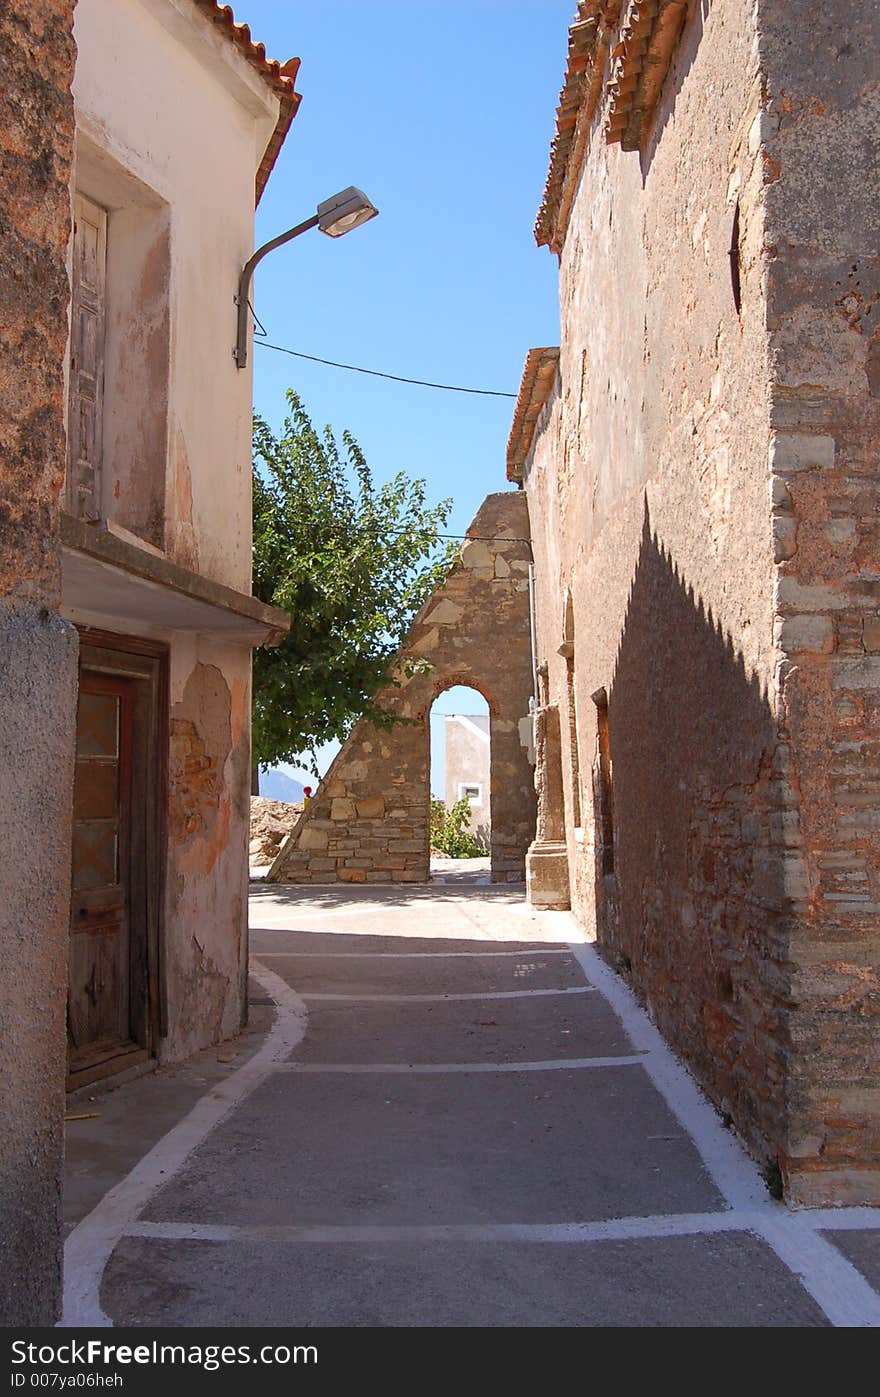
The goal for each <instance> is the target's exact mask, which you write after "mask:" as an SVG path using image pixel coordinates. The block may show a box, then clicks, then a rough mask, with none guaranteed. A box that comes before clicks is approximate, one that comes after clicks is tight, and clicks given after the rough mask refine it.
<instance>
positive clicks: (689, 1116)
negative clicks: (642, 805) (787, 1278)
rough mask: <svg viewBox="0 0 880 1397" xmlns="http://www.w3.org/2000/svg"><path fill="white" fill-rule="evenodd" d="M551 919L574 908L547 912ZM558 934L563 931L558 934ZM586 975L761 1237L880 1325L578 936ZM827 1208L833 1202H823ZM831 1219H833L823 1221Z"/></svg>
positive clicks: (844, 1315)
mask: <svg viewBox="0 0 880 1397" xmlns="http://www.w3.org/2000/svg"><path fill="white" fill-rule="evenodd" d="M541 915H542V917H543V918H544V919H545V925H546V924H547V922H548V921H550V920H551V919H557V920H556V921H555V925H557V926H558V925H559V924H560V923H559V921H558V919H559V918H563V917H564V918H566V920H567V921H571V922H572V925H574V921H573V918H571V914H570V913H565V912H556V913H553V912H551V913H546V912H545V913H542V914H541ZM558 939H560V938H558V937H557V940H558ZM572 954H573V955H574V957H575V959H576V960H577V961H578V963H579V965H580V967H581V969H582V970H583V972H584V976H585V977H586V978H587V979H588V980H590V981H591V982H592V983H593V984H595V986H596V988H597V989H598V990H599V991H600V993H601V994H602V995H603V996H604V997H605V999H606V1000H607V1002H608V1003H609V1004H610V1005H611V1008H612V1009H613V1010H614V1012H615V1013H616V1014H617V1016H618V1018H619V1019H620V1022H621V1024H622V1026H623V1028H624V1031H625V1032H626V1034H627V1036H628V1037H629V1039H630V1041H631V1042H632V1043H633V1045H634V1046H635V1047H636V1048H640V1049H641V1050H642V1051H643V1052H644V1054H645V1056H644V1058H643V1059H642V1064H643V1066H644V1069H645V1071H646V1072H647V1073H648V1076H649V1077H650V1078H651V1080H652V1082H653V1083H654V1086H655V1087H656V1088H657V1090H658V1092H659V1093H660V1095H661V1096H662V1097H663V1099H664V1101H665V1102H666V1104H667V1106H668V1107H669V1109H670V1110H671V1111H672V1113H673V1115H675V1116H676V1118H677V1119H678V1121H679V1122H680V1124H681V1125H682V1126H683V1127H684V1129H685V1131H686V1132H687V1134H688V1135H689V1136H690V1138H691V1140H692V1141H693V1142H694V1145H695V1146H696V1148H697V1151H698V1153H699V1155H700V1158H701V1159H702V1161H703V1164H704V1166H705V1168H706V1172H707V1173H708V1174H709V1175H710V1177H711V1178H712V1180H713V1181H714V1183H715V1184H716V1186H717V1188H718V1189H719V1191H720V1192H721V1194H722V1196H723V1198H724V1199H725V1201H726V1202H727V1204H728V1206H729V1207H730V1208H731V1209H732V1210H733V1211H734V1212H735V1213H738V1214H739V1215H741V1216H743V1217H748V1218H749V1219H750V1221H749V1224H748V1225H749V1230H750V1231H753V1232H754V1233H755V1235H756V1236H759V1237H761V1238H762V1239H763V1240H764V1241H765V1242H766V1243H767V1245H768V1246H769V1247H771V1248H772V1250H773V1251H774V1252H775V1253H776V1255H777V1256H778V1257H779V1259H780V1261H781V1262H782V1263H783V1265H784V1266H785V1267H786V1268H787V1269H788V1270H789V1271H791V1272H793V1274H794V1275H796V1276H797V1277H798V1279H799V1280H800V1282H801V1284H802V1285H803V1286H804V1288H805V1289H806V1290H807V1291H808V1293H809V1294H810V1295H811V1296H812V1297H813V1299H814V1300H815V1301H816V1304H817V1305H818V1306H819V1307H820V1309H822V1310H823V1311H824V1313H825V1314H826V1316H827V1317H828V1319H829V1320H830V1321H831V1323H832V1324H833V1325H835V1326H842V1327H855V1328H866V1327H867V1328H875V1327H880V1295H878V1294H877V1292H876V1291H875V1290H874V1289H873V1287H872V1286H870V1285H869V1284H868V1282H867V1281H866V1279H865V1277H864V1276H863V1275H862V1274H861V1272H860V1271H858V1270H857V1269H856V1267H855V1266H853V1265H852V1263H851V1262H849V1261H847V1259H846V1257H844V1256H843V1255H842V1253H841V1252H839V1251H838V1250H837V1248H836V1247H835V1246H833V1245H832V1243H831V1242H829V1241H827V1240H826V1239H825V1238H824V1237H821V1236H819V1235H818V1233H817V1231H816V1230H815V1229H814V1228H813V1227H812V1226H811V1225H810V1223H809V1222H808V1221H806V1215H805V1214H804V1213H802V1212H801V1213H799V1212H790V1211H788V1210H787V1209H786V1208H784V1207H783V1206H782V1205H780V1204H778V1203H774V1202H773V1201H772V1199H770V1198H769V1197H768V1195H767V1192H766V1189H765V1187H764V1184H763V1182H762V1180H761V1178H760V1175H759V1174H758V1170H757V1168H756V1167H755V1165H754V1163H753V1162H752V1160H750V1159H749V1158H748V1156H747V1155H746V1153H745V1151H744V1150H743V1149H742V1147H741V1146H740V1144H739V1142H738V1141H737V1139H736V1137H735V1136H734V1135H733V1134H732V1133H731V1132H730V1131H728V1130H725V1129H724V1127H723V1125H722V1124H721V1120H720V1117H719V1116H718V1115H717V1113H716V1111H715V1109H714V1107H712V1106H711V1105H710V1104H709V1102H708V1100H707V1099H706V1097H705V1096H704V1095H703V1093H702V1092H701V1091H700V1089H699V1087H698V1086H697V1084H696V1082H695V1081H694V1079H693V1078H692V1077H691V1076H690V1074H689V1073H688V1072H687V1071H686V1070H685V1068H684V1067H683V1066H682V1064H681V1063H680V1062H679V1061H678V1059H677V1058H676V1057H675V1055H674V1054H673V1052H672V1051H671V1049H670V1048H669V1047H668V1046H667V1044H666V1043H665V1041H664V1040H663V1038H662V1037H661V1036H660V1033H659V1030H658V1029H656V1028H655V1027H654V1025H653V1024H652V1023H651V1021H650V1019H649V1018H648V1016H647V1015H646V1014H645V1013H644V1012H643V1010H642V1009H641V1008H640V1007H639V1005H638V1004H637V1002H636V999H635V996H634V995H633V994H632V992H631V991H630V989H629V988H628V986H627V985H625V984H624V982H623V980H621V979H620V978H619V977H618V976H617V975H615V974H614V972H613V971H612V970H610V969H609V967H608V966H607V965H606V964H605V962H604V961H603V960H602V959H601V957H600V956H599V954H598V952H597V951H596V949H595V948H594V947H593V946H585V945H582V944H579V943H578V944H574V943H572ZM822 1212H823V1214H827V1210H825V1209H823V1210H822ZM825 1225H826V1226H827V1223H826V1224H825Z"/></svg>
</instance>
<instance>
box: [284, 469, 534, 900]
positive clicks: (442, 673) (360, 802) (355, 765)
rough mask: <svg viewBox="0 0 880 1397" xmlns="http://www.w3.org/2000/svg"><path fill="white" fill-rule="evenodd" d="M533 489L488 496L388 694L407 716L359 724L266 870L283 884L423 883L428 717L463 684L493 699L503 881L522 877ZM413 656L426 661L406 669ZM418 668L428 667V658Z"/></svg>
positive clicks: (528, 817)
mask: <svg viewBox="0 0 880 1397" xmlns="http://www.w3.org/2000/svg"><path fill="white" fill-rule="evenodd" d="M529 556H530V553H529V543H528V515H527V511H526V501H525V496H524V495H522V494H521V493H505V494H497V495H489V496H488V498H487V499H486V500H485V501H484V503H483V504H482V506H481V507H480V509H479V511H478V512H477V515H476V517H475V519H474V521H473V523H472V524H471V526H470V528H469V529H468V531H467V538H466V540H465V542H464V544H463V546H462V550H461V557H460V560H459V561H458V562H457V563H456V565H455V566H454V567H453V569H452V572H451V573H450V575H449V576H448V578H447V579H446V581H445V583H444V584H443V585H442V587H440V588H439V589H438V591H437V592H435V594H434V595H433V596H432V597H431V599H430V601H428V602H427V603H426V604H425V606H424V607H423V608H422V610H421V612H420V614H419V615H418V617H417V618H416V620H415V622H414V623H413V627H412V630H411V631H410V634H409V636H408V638H407V641H406V643H405V644H404V646H403V647H402V649H401V651H400V653H399V655H398V656H397V659H396V661H395V663H394V665H393V667H392V670H391V673H392V674H393V675H394V676H395V681H396V682H395V683H393V684H390V685H389V686H388V687H387V689H386V690H385V691H384V692H383V693H382V695H381V696H380V702H381V703H382V704H383V706H385V707H386V708H387V709H388V710H389V711H390V712H393V713H394V714H395V715H396V716H397V717H399V718H401V719H403V720H405V721H403V722H398V723H396V724H395V725H394V727H393V728H391V730H390V731H381V730H379V729H377V728H376V727H374V726H373V725H372V724H371V723H369V722H367V721H365V720H362V721H361V722H359V723H358V724H357V725H356V727H355V728H354V730H353V731H352V733H351V735H350V737H349V739H348V741H347V742H346V743H345V745H344V747H343V748H342V750H341V752H340V753H339V755H338V756H337V758H336V760H335V761H334V762H333V765H332V766H331V767H330V770H329V771H328V772H327V775H326V776H325V778H324V780H323V781H322V782H321V785H320V786H319V788H318V790H317V792H316V794H315V796H314V798H313V799H312V800H311V801H310V803H309V804H308V805H307V806H306V808H305V810H304V812H303V814H302V816H301V817H300V819H299V821H298V822H297V824H296V825H295V826H294V828H293V830H292V831H291V834H290V837H289V839H288V840H287V842H286V843H285V844H284V846H283V847H282V849H281V851H280V853H279V855H278V858H277V859H276V860H275V863H274V864H273V865H272V868H271V869H270V870H269V874H268V877H269V879H270V881H273V882H284V883H336V882H341V883H424V882H427V881H428V877H429V863H430V856H429V760H430V751H429V731H428V716H429V713H430V709H431V705H432V703H433V702H434V700H435V698H436V697H437V696H438V694H440V693H442V692H443V690H444V689H448V688H450V687H451V686H452V685H454V684H465V685H469V686H470V687H471V688H474V689H477V690H478V691H479V692H480V693H481V694H482V695H483V697H484V698H485V699H486V701H487V703H488V705H489V714H490V740H491V782H490V785H491V820H492V834H491V857H492V879H493V881H494V882H500V883H503V882H509V881H519V880H521V879H522V878H523V877H524V866H525V853H526V849H527V847H528V845H529V843H530V841H531V839H532V837H533V834H534V828H535V793H534V785H533V773H532V768H531V766H530V764H529V761H528V755H527V749H526V748H524V747H523V745H522V742H521V734H520V721H521V719H522V718H523V717H524V715H526V714H527V712H528V701H529V696H530V694H531V692H532V674H531V650H530V639H529V582H528V571H529ZM407 661H422V662H426V664H425V666H424V669H423V672H418V671H417V672H416V673H415V674H413V675H412V677H407V674H406V672H405V671H406V666H407ZM420 668H421V666H420Z"/></svg>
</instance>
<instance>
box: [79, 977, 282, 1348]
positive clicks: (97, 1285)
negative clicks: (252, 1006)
mask: <svg viewBox="0 0 880 1397" xmlns="http://www.w3.org/2000/svg"><path fill="white" fill-rule="evenodd" d="M251 974H252V975H253V976H254V979H256V980H258V981H259V983H260V984H261V985H262V987H263V989H264V990H265V991H266V993H267V994H270V995H271V996H272V998H273V999H274V1000H275V1003H276V1004H277V1006H278V1007H277V1012H276V1015H275V1022H274V1023H273V1025H272V1027H271V1029H270V1030H269V1033H268V1034H267V1036H266V1040H265V1042H264V1043H263V1044H262V1046H261V1047H260V1048H258V1049H257V1051H256V1052H255V1053H254V1055H253V1057H251V1058H249V1059H248V1061H247V1062H246V1063H244V1064H243V1065H242V1066H241V1067H240V1068H239V1069H238V1071H237V1072H233V1073H232V1075H231V1076H229V1077H227V1078H226V1079H225V1080H224V1081H222V1082H218V1083H217V1085H216V1086H215V1087H213V1088H212V1089H211V1090H210V1091H209V1092H207V1093H206V1094H205V1095H204V1096H203V1097H201V1098H200V1099H199V1100H198V1101H197V1102H196V1104H195V1106H193V1108H192V1110H191V1111H190V1112H189V1113H188V1114H187V1115H185V1116H184V1117H183V1119H182V1120H180V1121H178V1123H177V1125H175V1126H173V1127H172V1129H171V1130H169V1131H168V1133H167V1134H166V1135H163V1136H162V1138H161V1140H159V1141H158V1142H157V1143H156V1144H155V1145H154V1146H153V1148H152V1149H151V1150H150V1151H149V1153H148V1154H145V1155H144V1157H143V1159H142V1160H140V1162H139V1163H138V1164H136V1165H135V1167H134V1169H132V1170H131V1172H130V1173H128V1174H126V1176H125V1178H124V1179H121V1180H120V1181H119V1183H118V1184H116V1186H115V1187H114V1188H111V1189H110V1191H109V1193H105V1195H104V1197H103V1198H102V1199H101V1201H100V1203H98V1204H97V1206H96V1207H94V1208H93V1209H92V1211H91V1212H90V1213H89V1214H87V1216H86V1217H84V1218H83V1219H82V1221H81V1222H80V1223H79V1224H78V1226H76V1227H75V1228H74V1229H73V1231H72V1232H71V1234H70V1236H69V1237H68V1239H67V1242H66V1243H65V1246H64V1317H63V1319H62V1320H61V1326H62V1327H63V1328H68V1327H71V1326H73V1327H83V1328H96V1327H103V1328H106V1327H108V1326H110V1325H111V1324H112V1321H111V1320H110V1319H108V1317H107V1315H105V1313H104V1311H103V1310H102V1309H101V1301H100V1290H101V1278H102V1276H103V1274H104V1268H105V1267H106V1265H107V1262H108V1261H109V1260H110V1257H111V1255H112V1253H113V1250H114V1248H115V1247H116V1245H117V1243H118V1242H119V1240H120V1238H122V1237H123V1236H125V1234H126V1232H127V1229H128V1228H129V1227H130V1226H131V1224H132V1223H133V1222H134V1220H135V1219H136V1218H137V1216H138V1214H139V1213H141V1212H142V1211H143V1209H144V1208H145V1207H146V1205H147V1203H148V1202H149V1200H150V1198H152V1196H153V1194H154V1193H155V1192H156V1191H157V1190H158V1189H160V1188H161V1187H162V1186H163V1184H166V1183H168V1181H169V1179H170V1178H171V1177H172V1176H173V1175H174V1174H176V1173H177V1171H178V1170H179V1169H180V1168H181V1167H182V1166H183V1165H184V1164H185V1163H186V1161H187V1159H188V1158H189V1156H190V1155H191V1154H192V1152H193V1150H195V1149H197V1148H198V1146H199V1145H200V1144H201V1143H202V1141H203V1140H204V1139H205V1138H206V1136H207V1135H209V1134H210V1132H211V1131H212V1130H213V1129H214V1127H215V1126H217V1125H219V1124H220V1122H221V1121H222V1120H223V1119H224V1118H225V1117H226V1116H228V1115H229V1113H230V1111H232V1110H233V1109H234V1108H235V1107H236V1106H238V1105H240V1103H241V1102H242V1101H243V1100H244V1099H245V1097H247V1096H250V1094H251V1092H252V1091H254V1089H255V1088H256V1087H258V1086H260V1085H261V1083H262V1082H264V1081H265V1080H266V1078H267V1077H268V1076H269V1074H270V1072H272V1070H273V1068H274V1067H275V1066H276V1065H277V1064H278V1062H279V1061H280V1060H282V1059H283V1058H286V1057H287V1056H288V1055H289V1054H290V1053H292V1052H293V1050H294V1048H296V1047H297V1045H298V1044H299V1043H300V1041H301V1040H302V1038H303V1036H304V1035H305V1031H306V1022H307V1013H306V1008H305V1005H304V1004H303V1002H302V1000H301V999H300V997H299V995H297V994H295V993H294V991H293V990H292V989H291V988H290V986H289V985H286V984H285V983H284V981H283V980H282V979H281V978H280V977H279V976H278V975H276V974H275V973H274V972H273V971H271V970H267V969H265V968H264V967H263V966H261V965H259V964H256V963H254V962H253V961H252V962H251Z"/></svg>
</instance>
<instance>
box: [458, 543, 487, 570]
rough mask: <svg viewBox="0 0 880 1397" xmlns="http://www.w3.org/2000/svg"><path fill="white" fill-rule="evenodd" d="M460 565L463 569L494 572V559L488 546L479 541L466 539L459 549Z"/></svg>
mask: <svg viewBox="0 0 880 1397" xmlns="http://www.w3.org/2000/svg"><path fill="white" fill-rule="evenodd" d="M461 564H462V567H465V568H487V569H489V570H490V574H491V572H492V571H493V570H494V568H493V565H494V557H493V554H492V550H491V549H490V548H489V546H488V544H485V543H483V542H482V541H481V540H479V539H467V540H466V541H465V543H464V544H463V545H462V549H461Z"/></svg>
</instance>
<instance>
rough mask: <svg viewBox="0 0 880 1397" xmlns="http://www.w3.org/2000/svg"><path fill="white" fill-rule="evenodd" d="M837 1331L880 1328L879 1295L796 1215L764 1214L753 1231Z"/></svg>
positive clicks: (835, 1250) (837, 1252) (853, 1267)
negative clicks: (794, 1277)
mask: <svg viewBox="0 0 880 1397" xmlns="http://www.w3.org/2000/svg"><path fill="white" fill-rule="evenodd" d="M754 1231H755V1232H756V1234H757V1235H758V1236H759V1237H761V1238H762V1239H763V1240H764V1241H765V1242H766V1243H767V1244H768V1246H770V1247H772V1248H773V1250H774V1251H775V1252H776V1255H777V1256H778V1257H779V1259H780V1261H782V1262H784V1264H785V1265H786V1266H787V1267H788V1269H789V1270H790V1271H793V1272H794V1274H795V1275H796V1276H797V1278H798V1280H799V1281H800V1283H801V1285H802V1286H803V1287H804V1290H806V1291H807V1293H808V1294H810V1295H812V1297H813V1299H814V1300H815V1302H816V1304H817V1305H818V1306H819V1307H820V1309H822V1310H824V1311H825V1314H826V1315H827V1316H828V1318H829V1319H830V1321H831V1323H832V1324H833V1325H835V1327H837V1328H846V1329H876V1328H880V1295H878V1294H877V1292H876V1290H874V1289H873V1287H872V1286H870V1285H869V1284H868V1282H867V1281H866V1280H865V1277H864V1276H863V1275H862V1274H861V1272H860V1271H858V1270H856V1268H855V1266H853V1264H852V1262H851V1261H847V1259H846V1257H845V1256H843V1255H842V1254H841V1253H840V1252H839V1251H838V1250H837V1248H836V1247H834V1246H832V1244H831V1243H830V1242H828V1241H826V1240H825V1238H824V1237H821V1236H820V1235H819V1233H818V1232H814V1231H813V1228H812V1227H809V1226H804V1225H803V1222H802V1218H801V1214H799V1213H788V1212H785V1211H783V1210H782V1209H780V1210H779V1213H778V1215H777V1216H776V1217H770V1216H768V1215H766V1214H764V1215H763V1216H762V1217H761V1219H760V1221H759V1223H758V1225H757V1226H756V1227H755V1228H754Z"/></svg>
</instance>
